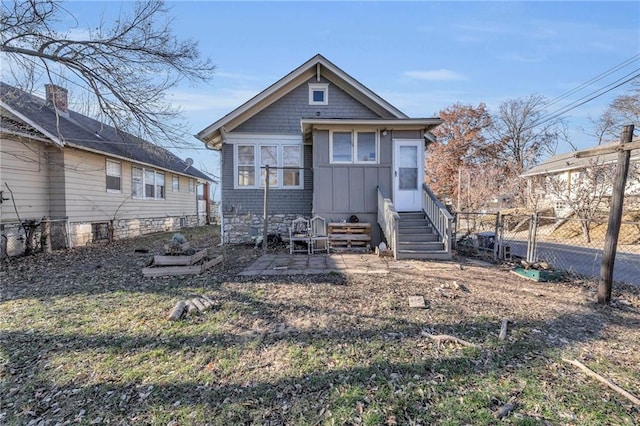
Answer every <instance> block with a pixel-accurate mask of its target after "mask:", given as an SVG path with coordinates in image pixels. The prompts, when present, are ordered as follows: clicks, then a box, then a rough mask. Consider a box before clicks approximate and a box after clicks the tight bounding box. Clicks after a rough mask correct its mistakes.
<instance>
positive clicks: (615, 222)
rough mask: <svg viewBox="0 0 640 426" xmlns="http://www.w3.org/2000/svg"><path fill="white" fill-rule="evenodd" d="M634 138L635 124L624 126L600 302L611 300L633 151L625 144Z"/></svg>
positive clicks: (602, 266)
mask: <svg viewBox="0 0 640 426" xmlns="http://www.w3.org/2000/svg"><path fill="white" fill-rule="evenodd" d="M632 138H633V124H630V125H627V126H624V129H623V130H622V134H621V135H620V150H619V152H618V164H617V166H616V177H615V182H614V184H613V193H612V194H611V206H610V209H609V223H608V225H607V234H606V237H605V240H604V249H603V251H602V265H601V267H600V283H599V284H598V303H603V304H607V303H609V302H610V301H611V287H612V283H613V266H614V264H615V259H616V246H617V245H618V235H619V234H620V222H621V221H622V204H623V202H624V187H625V185H626V183H627V173H629V158H630V157H631V151H630V150H628V149H625V146H624V144H625V143H630V142H631V140H632Z"/></svg>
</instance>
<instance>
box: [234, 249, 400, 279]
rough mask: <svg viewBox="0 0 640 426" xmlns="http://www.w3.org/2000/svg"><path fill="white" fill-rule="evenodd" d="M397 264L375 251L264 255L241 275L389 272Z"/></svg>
mask: <svg viewBox="0 0 640 426" xmlns="http://www.w3.org/2000/svg"><path fill="white" fill-rule="evenodd" d="M394 263H396V262H395V261H394V260H393V259H392V258H388V257H387V258H382V257H378V256H376V255H373V254H338V253H332V254H315V255H312V256H308V255H304V254H302V255H289V254H264V255H262V256H260V257H259V258H258V259H257V260H256V261H254V262H253V263H252V264H251V265H249V266H248V267H247V268H246V269H245V270H244V271H242V272H241V273H240V275H249V276H252V275H304V274H327V273H331V272H334V273H343V274H386V273H388V272H389V271H390V269H394V266H396V265H393V264H394ZM390 265H393V266H390Z"/></svg>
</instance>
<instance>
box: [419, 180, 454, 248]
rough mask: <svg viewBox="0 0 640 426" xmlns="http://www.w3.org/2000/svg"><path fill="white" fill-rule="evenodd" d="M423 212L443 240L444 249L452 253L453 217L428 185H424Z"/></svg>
mask: <svg viewBox="0 0 640 426" xmlns="http://www.w3.org/2000/svg"><path fill="white" fill-rule="evenodd" d="M422 210H424V212H425V214H426V215H427V217H428V218H429V220H430V221H431V223H432V224H433V226H434V228H435V229H436V231H437V232H438V234H439V235H440V237H441V238H442V242H443V243H444V249H445V250H446V251H448V252H451V224H452V221H453V216H452V215H451V213H449V210H447V208H446V207H445V206H444V204H442V202H441V201H440V200H438V198H437V197H436V196H435V195H434V194H433V192H431V190H430V189H429V187H428V186H427V185H426V184H423V185H422Z"/></svg>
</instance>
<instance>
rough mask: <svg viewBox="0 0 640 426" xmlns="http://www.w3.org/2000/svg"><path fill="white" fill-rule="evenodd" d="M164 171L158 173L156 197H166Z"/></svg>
mask: <svg viewBox="0 0 640 426" xmlns="http://www.w3.org/2000/svg"><path fill="white" fill-rule="evenodd" d="M164 194H165V185H164V173H156V198H164Z"/></svg>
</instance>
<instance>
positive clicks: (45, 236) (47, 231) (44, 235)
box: [40, 217, 51, 253]
mask: <svg viewBox="0 0 640 426" xmlns="http://www.w3.org/2000/svg"><path fill="white" fill-rule="evenodd" d="M40 227H41V228H40V232H41V234H40V246H41V247H42V251H43V252H44V253H51V220H49V218H48V217H43V218H42V221H41V222H40Z"/></svg>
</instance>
